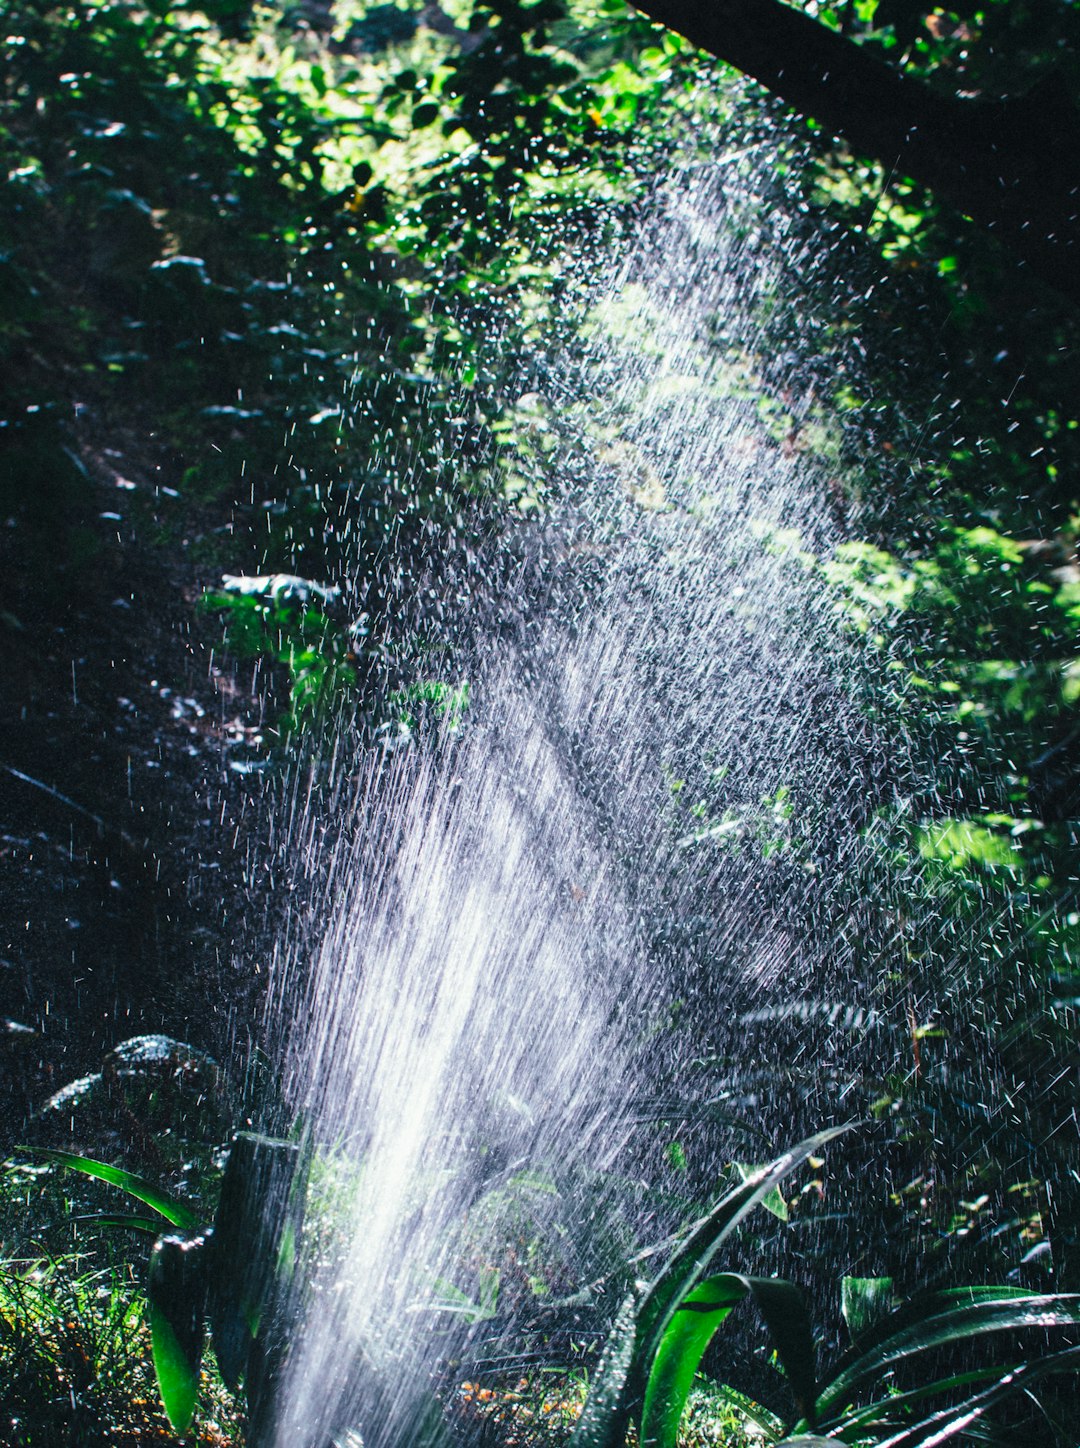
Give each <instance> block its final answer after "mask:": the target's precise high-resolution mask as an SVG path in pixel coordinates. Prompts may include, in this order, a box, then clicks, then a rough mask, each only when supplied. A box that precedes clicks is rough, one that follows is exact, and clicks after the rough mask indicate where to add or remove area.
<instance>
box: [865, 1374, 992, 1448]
mask: <svg viewBox="0 0 1080 1448" xmlns="http://www.w3.org/2000/svg"><path fill="white" fill-rule="evenodd" d="M1003 1371H1004V1369H1003V1368H1002V1366H1001V1364H1000V1363H994V1364H993V1365H991V1366H989V1367H985V1368H973V1369H972V1370H971V1371H970V1372H966V1373H953V1374H952V1375H951V1376H950V1377H945V1378H937V1379H935V1380H934V1381H933V1382H931V1383H924V1384H923V1385H922V1386H921V1387H918V1388H911V1389H909V1390H908V1391H907V1392H906V1393H898V1392H894V1391H890V1392H888V1393H887V1394H886V1396H885V1397H883V1398H878V1399H876V1400H875V1401H874V1402H872V1403H865V1404H860V1406H859V1407H857V1408H849V1409H848V1410H847V1411H846V1412H844V1413H843V1414H842V1415H841V1417H840V1418H838V1419H837V1422H838V1423H842V1424H843V1430H842V1431H843V1432H844V1433H845V1434H847V1435H848V1436H849V1437H850V1436H851V1434H852V1432H853V1431H854V1430H855V1429H857V1428H859V1427H861V1426H863V1425H864V1424H869V1423H878V1424H880V1423H882V1422H885V1423H887V1422H889V1421H891V1420H893V1419H896V1418H897V1416H898V1415H902V1414H904V1413H906V1412H907V1411H908V1409H909V1408H910V1407H911V1406H912V1405H913V1404H915V1403H920V1402H923V1401H925V1400H926V1399H927V1398H934V1397H939V1396H940V1395H941V1394H942V1393H955V1391H956V1389H957V1388H971V1387H974V1386H975V1385H976V1384H978V1383H986V1382H990V1381H994V1382H996V1381H997V1380H998V1379H999V1378H1000V1377H1001V1374H1002V1372H1003ZM838 1431H839V1430H838Z"/></svg>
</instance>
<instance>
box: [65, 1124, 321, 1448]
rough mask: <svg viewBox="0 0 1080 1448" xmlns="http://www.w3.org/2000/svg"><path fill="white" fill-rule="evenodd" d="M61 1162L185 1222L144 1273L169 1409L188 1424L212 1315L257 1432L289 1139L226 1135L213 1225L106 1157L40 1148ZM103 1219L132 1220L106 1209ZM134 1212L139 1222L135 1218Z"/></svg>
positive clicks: (291, 1177)
mask: <svg viewBox="0 0 1080 1448" xmlns="http://www.w3.org/2000/svg"><path fill="white" fill-rule="evenodd" d="M37 1154H38V1155H42V1156H44V1157H46V1159H48V1160H50V1161H53V1162H55V1163H56V1164H57V1165H59V1166H63V1167H66V1168H69V1169H70V1170H72V1171H77V1172H80V1173H82V1174H83V1175H85V1176H88V1177H92V1178H96V1179H98V1180H100V1181H104V1182H107V1183H108V1184H109V1185H110V1186H115V1187H119V1188H120V1189H121V1190H123V1191H126V1192H128V1193H129V1195H131V1196H134V1197H135V1198H136V1199H137V1200H138V1201H141V1202H145V1203H146V1204H147V1205H148V1206H151V1207H152V1208H153V1209H154V1210H155V1211H157V1212H158V1213H159V1214H160V1215H161V1216H163V1217H165V1218H166V1220H167V1221H169V1222H171V1223H173V1224H174V1225H175V1226H178V1227H181V1228H184V1229H185V1230H183V1231H181V1232H167V1233H164V1234H163V1235H161V1236H159V1237H157V1239H156V1240H155V1242H154V1244H153V1246H152V1248H151V1252H150V1262H149V1273H148V1278H147V1288H146V1297H147V1306H148V1319H149V1326H150V1336H151V1349H152V1354H153V1361H154V1370H155V1373H156V1376H157V1382H158V1389H159V1391H160V1394H161V1400H162V1403H163V1405H164V1408H165V1412H166V1415H167V1417H168V1419H169V1422H170V1423H171V1425H172V1427H173V1428H174V1430H175V1431H176V1432H177V1433H179V1434H181V1435H182V1434H185V1433H187V1432H188V1430H189V1428H190V1427H191V1423H192V1421H193V1418H194V1415H195V1410H196V1406H197V1401H198V1396H199V1389H200V1364H201V1361H202V1352H203V1340H204V1337H205V1331H206V1324H207V1320H208V1319H209V1321H210V1324H211V1327H212V1339H213V1345H214V1350H215V1353H216V1356H217V1359H218V1363H219V1366H220V1368H221V1372H222V1377H223V1378H224V1380H225V1382H226V1384H227V1385H228V1386H229V1387H230V1388H232V1389H233V1390H235V1389H236V1388H237V1387H238V1386H239V1384H240V1382H241V1380H242V1381H243V1383H244V1386H245V1388H246V1395H247V1402H248V1413H249V1418H250V1420H251V1422H252V1423H253V1424H254V1425H255V1432H256V1439H253V1440H252V1441H256V1440H257V1434H258V1432H261V1431H263V1428H264V1426H265V1422H266V1420H267V1415H268V1414H269V1413H270V1412H271V1411H272V1405H273V1393H274V1389H275V1383H276V1378H275V1374H276V1371H277V1365H278V1362H277V1359H278V1354H279V1352H280V1350H281V1342H280V1338H281V1328H282V1324H281V1321H280V1320H279V1318H280V1314H281V1311H282V1291H283V1289H284V1285H285V1283H286V1281H287V1278H288V1275H289V1274H290V1272H291V1268H292V1251H293V1249H292V1244H293V1243H295V1239H296V1235H297V1232H298V1231H299V1226H300V1214H301V1213H302V1209H303V1203H302V1197H303V1191H304V1181H305V1173H304V1172H300V1173H299V1174H298V1173H297V1167H298V1164H299V1151H298V1148H297V1146H296V1145H295V1144H294V1143H292V1142H284V1141H276V1140H271V1139H269V1138H266V1137H260V1136H256V1135H254V1134H252V1133H250V1132H241V1133H238V1134H237V1135H236V1136H235V1137H234V1138H233V1140H232V1144H231V1147H230V1152H229V1159H228V1162H227V1164H226V1169H225V1174H224V1177H223V1180H222V1185H221V1193H220V1198H219V1201H218V1205H217V1210H216V1212H215V1215H214V1221H213V1226H212V1227H210V1226H204V1227H201V1228H197V1226H196V1224H197V1223H198V1221H199V1213H197V1212H196V1211H195V1210H193V1209H192V1208H189V1207H187V1206H185V1205H183V1204H182V1203H179V1202H177V1201H175V1200H174V1199H172V1198H171V1197H170V1196H169V1195H168V1194H167V1193H166V1192H164V1191H162V1190H161V1189H160V1188H157V1187H155V1186H154V1185H153V1184H152V1183H149V1182H147V1181H145V1180H144V1179H143V1178H141V1177H137V1176H135V1175H133V1174H132V1173H130V1172H126V1171H122V1170H121V1169H119V1168H117V1167H113V1166H110V1165H109V1164H108V1163H106V1162H100V1161H95V1160H93V1159H91V1158H88V1157H82V1156H76V1155H73V1154H72V1153H70V1152H59V1151H45V1150H42V1151H39V1152H38V1153H37ZM100 1222H101V1224H102V1225H112V1226H130V1225H131V1223H130V1222H128V1221H126V1220H125V1219H123V1218H120V1219H117V1218H112V1217H108V1216H105V1217H103V1218H101V1219H100ZM142 1225H143V1224H142V1222H141V1221H140V1223H139V1227H140V1229H141V1228H142Z"/></svg>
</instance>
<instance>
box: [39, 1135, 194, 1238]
mask: <svg viewBox="0 0 1080 1448" xmlns="http://www.w3.org/2000/svg"><path fill="white" fill-rule="evenodd" d="M20 1149H21V1150H23V1151H29V1152H32V1153H33V1154H34V1155H35V1156H43V1157H44V1158H45V1159H46V1161H54V1162H56V1164H57V1165H58V1166H66V1167H68V1168H69V1169H70V1170H71V1171H78V1172H82V1174H83V1176H88V1177H96V1178H97V1179H98V1180H99V1181H103V1182H108V1183H109V1185H110V1186H113V1187H119V1188H120V1190H121V1191H124V1192H127V1193H128V1195H129V1196H132V1197H135V1198H136V1200H137V1201H140V1202H145V1203H146V1205H147V1206H148V1207H150V1208H152V1209H153V1210H154V1211H155V1212H157V1213H158V1214H159V1215H160V1216H162V1217H164V1218H165V1220H166V1221H167V1222H172V1224H173V1226H174V1227H183V1228H184V1230H185V1231H194V1229H195V1228H196V1227H197V1226H198V1225H199V1216H198V1213H197V1212H194V1211H193V1210H192V1209H191V1208H190V1207H188V1206H185V1205H184V1203H183V1202H178V1201H176V1199H175V1198H174V1197H170V1196H169V1194H168V1192H165V1191H162V1189H161V1188H160V1187H157V1186H155V1185H154V1183H153V1182H148V1181H147V1180H146V1178H145V1177H140V1176H135V1175H134V1173H133V1172H129V1171H123V1170H122V1169H121V1168H120V1167H118V1166H109V1164H108V1163H107V1162H104V1161H95V1160H94V1159H93V1157H89V1156H75V1155H74V1154H73V1153H72V1152H70V1151H53V1150H51V1149H48V1148H46V1147H22V1148H20Z"/></svg>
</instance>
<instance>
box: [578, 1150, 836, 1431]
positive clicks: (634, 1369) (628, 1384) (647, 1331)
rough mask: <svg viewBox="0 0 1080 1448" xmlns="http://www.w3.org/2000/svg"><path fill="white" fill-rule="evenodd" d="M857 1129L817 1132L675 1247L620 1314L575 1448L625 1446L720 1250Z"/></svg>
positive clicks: (729, 1198)
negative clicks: (670, 1334) (678, 1324)
mask: <svg viewBox="0 0 1080 1448" xmlns="http://www.w3.org/2000/svg"><path fill="white" fill-rule="evenodd" d="M851 1127H852V1123H848V1124H847V1125H844V1126H838V1127H833V1128H831V1129H830V1130H828V1131H822V1132H818V1133H817V1134H816V1135H815V1136H812V1137H809V1138H807V1140H805V1141H802V1142H800V1143H799V1144H798V1145H797V1146H794V1147H792V1148H791V1150H790V1151H786V1152H784V1153H783V1155H782V1156H778V1157H777V1158H776V1160H775V1161H773V1162H771V1163H770V1164H769V1165H768V1166H764V1167H762V1168H761V1170H760V1171H758V1172H755V1173H754V1175H753V1176H751V1177H750V1178H749V1179H748V1180H747V1181H745V1182H742V1183H741V1184H740V1185H739V1186H738V1187H736V1188H735V1189H734V1190H733V1191H731V1192H728V1194H727V1195H726V1196H725V1197H723V1198H722V1199H721V1200H720V1201H719V1202H718V1203H717V1204H716V1206H715V1207H714V1208H713V1210H712V1211H711V1212H710V1213H709V1214H708V1216H706V1217H703V1218H702V1219H701V1221H699V1222H698V1223H697V1224H696V1225H695V1226H694V1227H693V1228H692V1229H691V1231H690V1233H689V1235H688V1236H687V1238H686V1240H685V1241H684V1242H683V1243H682V1245H681V1246H679V1247H678V1248H676V1250H675V1251H674V1253H673V1254H672V1256H671V1258H670V1259H669V1260H668V1262H667V1264H666V1266H665V1267H664V1268H663V1270H662V1271H661V1272H660V1274H659V1275H658V1276H657V1277H656V1279H655V1280H654V1281H653V1283H652V1285H651V1286H650V1287H649V1288H648V1289H647V1291H646V1293H645V1296H644V1297H643V1298H642V1299H641V1300H640V1304H639V1303H638V1302H637V1300H636V1299H628V1301H627V1302H625V1303H624V1304H623V1306H622V1308H621V1309H620V1312H619V1316H618V1317H617V1318H616V1321H615V1325H614V1326H613V1328H612V1330H611V1334H610V1336H609V1338H608V1342H607V1345H606V1346H605V1349H604V1353H603V1356H602V1357H601V1360H600V1364H599V1367H598V1369H597V1375H596V1379H595V1381H594V1384H593V1388H592V1390H591V1391H590V1393H589V1397H588V1399H587V1400H586V1403H585V1407H584V1409H583V1410H582V1414H581V1417H580V1419H579V1420H578V1425H577V1428H576V1430H575V1432H574V1436H573V1438H572V1439H571V1440H570V1442H571V1448H622V1445H623V1443H624V1442H625V1439H626V1430H627V1427H628V1426H629V1422H630V1416H631V1413H632V1412H633V1410H634V1408H635V1407H636V1406H637V1405H639V1404H641V1403H642V1402H643V1400H644V1396H645V1386H646V1382H647V1379H648V1374H649V1371H650V1369H651V1367H652V1364H653V1361H654V1359H655V1357H656V1354H657V1351H658V1349H659V1346H660V1343H661V1341H662V1340H663V1336H664V1333H665V1332H666V1331H667V1328H668V1325H669V1323H670V1322H671V1319H672V1317H673V1316H674V1314H675V1312H676V1311H677V1310H678V1306H679V1303H680V1302H682V1301H683V1300H684V1299H685V1298H686V1297H687V1296H688V1295H689V1294H690V1293H691V1292H692V1291H693V1289H694V1288H695V1287H696V1286H697V1284H698V1283H699V1282H700V1281H701V1280H702V1278H703V1277H704V1276H705V1275H706V1273H707V1271H708V1267H709V1263H710V1262H711V1261H712V1259H713V1257H714V1256H715V1255H716V1252H717V1251H718V1249H719V1248H720V1246H721V1245H722V1244H723V1242H725V1241H726V1240H727V1238H728V1237H729V1236H731V1234H732V1233H733V1232H734V1231H735V1229H736V1228H737V1227H738V1226H739V1224H740V1223H741V1222H742V1221H743V1219H744V1218H745V1217H746V1216H747V1215H748V1214H749V1213H750V1212H752V1211H753V1209H754V1208H755V1207H756V1206H758V1205H759V1204H760V1202H761V1201H762V1199H763V1198H764V1197H766V1196H767V1195H768V1194H769V1192H771V1191H772V1190H773V1189H774V1187H776V1185H777V1184H778V1183H779V1182H780V1181H782V1180H783V1178H784V1177H785V1176H787V1175H788V1174H789V1173H790V1172H792V1171H794V1170H795V1169H796V1167H798V1166H801V1164H802V1163H803V1162H804V1161H805V1160H806V1159H807V1157H810V1156H815V1155H816V1154H817V1153H818V1152H819V1151H820V1150H821V1149H822V1147H824V1146H825V1145H826V1144H827V1143H828V1142H830V1141H832V1140H834V1139H835V1138H836V1137H837V1136H839V1135H841V1134H842V1133H843V1132H845V1131H850V1130H851Z"/></svg>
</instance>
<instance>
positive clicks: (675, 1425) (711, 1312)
mask: <svg viewBox="0 0 1080 1448" xmlns="http://www.w3.org/2000/svg"><path fill="white" fill-rule="evenodd" d="M749 1290H750V1289H749V1286H748V1284H747V1283H746V1281H745V1280H744V1279H743V1278H740V1277H736V1276H735V1274H734V1273H724V1274H722V1275H721V1276H717V1277H707V1278H706V1279H705V1281H704V1282H699V1283H698V1285H697V1286H696V1287H695V1288H694V1289H693V1291H692V1292H691V1293H690V1294H689V1295H688V1296H687V1298H686V1299H685V1301H683V1303H682V1304H681V1306H680V1310H679V1311H678V1312H677V1313H676V1314H675V1316H674V1318H673V1319H672V1321H671V1323H670V1325H669V1326H668V1330H667V1332H665V1334H664V1337H663V1340H662V1341H661V1343H660V1348H659V1351H658V1352H657V1354H656V1357H655V1359H654V1360H653V1365H652V1370H651V1372H650V1373H649V1381H648V1383H647V1384H646V1387H645V1406H644V1408H643V1409H642V1413H641V1443H642V1445H643V1448H675V1442H676V1440H677V1438H678V1436H679V1423H680V1422H681V1421H682V1415H683V1409H684V1408H685V1407H686V1399H687V1398H688V1397H689V1395H690V1389H691V1387H693V1383H694V1374H695V1373H696V1372H697V1370H698V1364H699V1363H700V1362H701V1359H702V1357H703V1356H704V1353H705V1349H706V1348H707V1347H708V1345H709V1343H710V1342H711V1341H712V1338H713V1335H714V1334H715V1332H716V1330H717V1328H719V1327H720V1325H721V1323H723V1322H724V1321H725V1319H726V1318H727V1316H728V1314H729V1313H730V1312H731V1309H732V1308H733V1307H734V1306H735V1305H736V1304H737V1303H739V1302H741V1301H742V1300H743V1298H744V1297H745V1296H746V1294H747V1292H748V1291H749Z"/></svg>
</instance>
